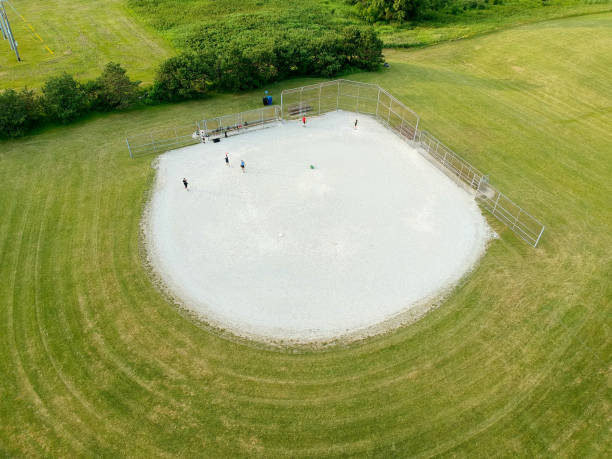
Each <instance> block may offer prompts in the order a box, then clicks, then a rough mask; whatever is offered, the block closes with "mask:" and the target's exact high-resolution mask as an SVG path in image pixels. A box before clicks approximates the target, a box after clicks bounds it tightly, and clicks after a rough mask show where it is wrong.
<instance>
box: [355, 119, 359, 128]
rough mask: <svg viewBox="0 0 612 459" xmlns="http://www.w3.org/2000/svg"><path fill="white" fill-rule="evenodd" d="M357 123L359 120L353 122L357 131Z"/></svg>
mask: <svg viewBox="0 0 612 459" xmlns="http://www.w3.org/2000/svg"><path fill="white" fill-rule="evenodd" d="M357 121H359V120H355V129H357Z"/></svg>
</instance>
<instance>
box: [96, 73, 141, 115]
mask: <svg viewBox="0 0 612 459" xmlns="http://www.w3.org/2000/svg"><path fill="white" fill-rule="evenodd" d="M139 84H140V82H138V81H131V80H130V78H129V77H128V76H127V75H126V73H125V70H124V69H123V67H121V65H119V64H116V63H114V62H109V63H108V64H106V67H104V70H103V72H102V75H100V76H99V77H98V78H96V79H95V80H93V81H88V82H87V83H86V84H85V85H84V89H85V92H86V93H87V94H88V95H89V102H90V109H92V110H98V111H110V110H122V109H125V108H129V107H131V106H132V105H134V104H135V103H136V102H137V100H138V96H139V92H138V85H139Z"/></svg>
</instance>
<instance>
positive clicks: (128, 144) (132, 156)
mask: <svg viewBox="0 0 612 459" xmlns="http://www.w3.org/2000/svg"><path fill="white" fill-rule="evenodd" d="M125 143H127V147H128V151H129V152H130V158H132V159H134V155H132V149H131V148H130V141H129V140H128V138H127V137H126V138H125Z"/></svg>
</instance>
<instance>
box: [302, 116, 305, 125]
mask: <svg viewBox="0 0 612 459" xmlns="http://www.w3.org/2000/svg"><path fill="white" fill-rule="evenodd" d="M302 126H306V117H305V116H302Z"/></svg>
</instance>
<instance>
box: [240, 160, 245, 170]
mask: <svg viewBox="0 0 612 459" xmlns="http://www.w3.org/2000/svg"><path fill="white" fill-rule="evenodd" d="M240 167H241V168H242V172H245V169H244V168H245V164H244V159H241V160H240Z"/></svg>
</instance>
